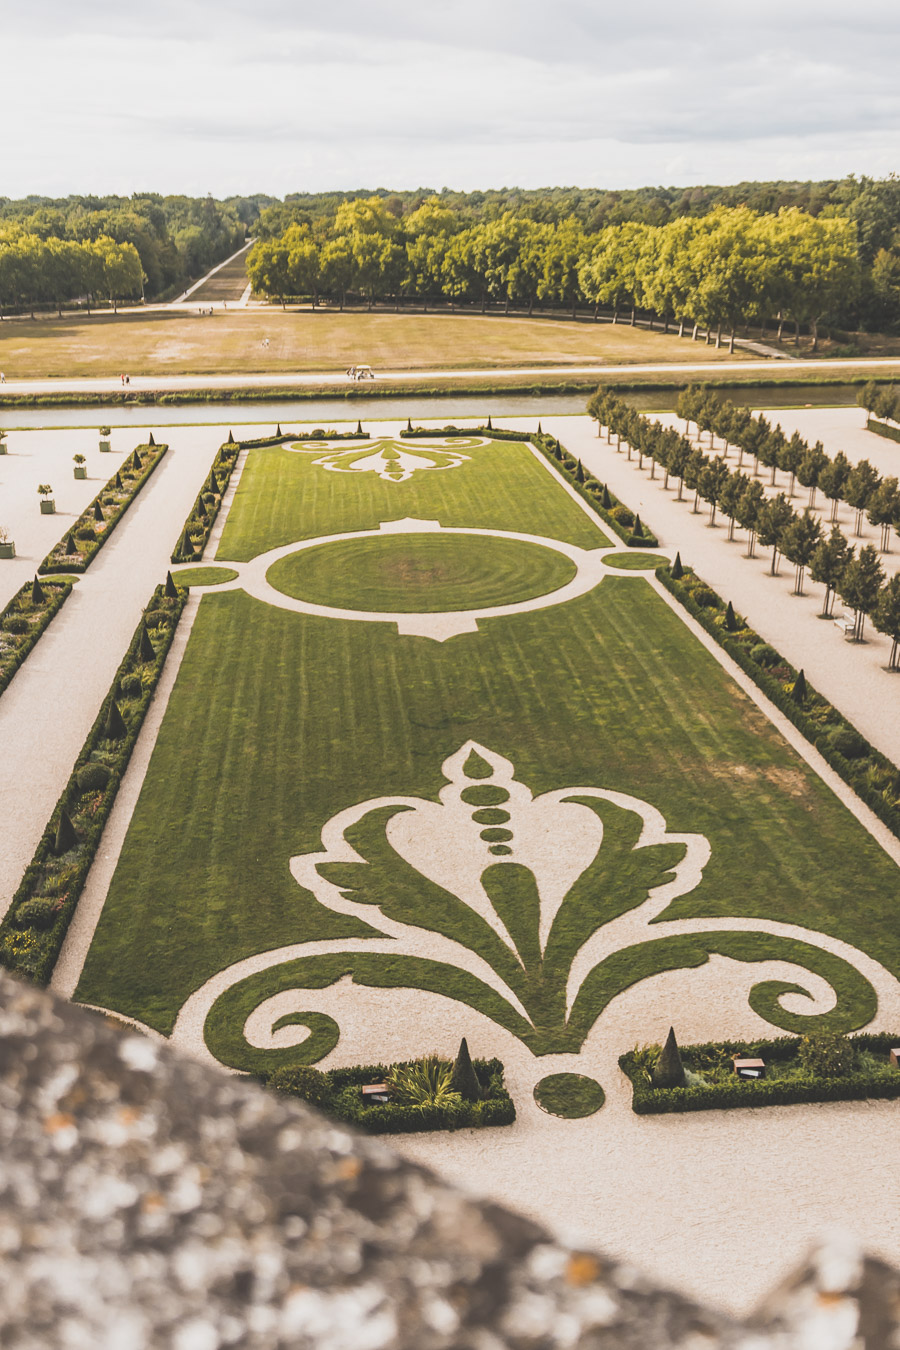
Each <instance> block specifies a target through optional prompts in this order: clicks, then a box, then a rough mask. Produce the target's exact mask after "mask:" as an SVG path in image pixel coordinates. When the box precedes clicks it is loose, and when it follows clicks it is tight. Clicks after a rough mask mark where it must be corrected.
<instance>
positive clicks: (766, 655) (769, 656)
mask: <svg viewBox="0 0 900 1350" xmlns="http://www.w3.org/2000/svg"><path fill="white" fill-rule="evenodd" d="M750 659H751V661H755V662H756V664H757V665H758V666H767V667H768V666H777V665H778V663H779V662H780V660H781V657H780V656H779V654H778V652H776V650H775V648H774V647H770V646H769V644H768V642H757V644H756V646H755V647H751V648H750Z"/></svg>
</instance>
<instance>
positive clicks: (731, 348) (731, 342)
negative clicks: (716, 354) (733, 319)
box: [728, 328, 734, 356]
mask: <svg viewBox="0 0 900 1350" xmlns="http://www.w3.org/2000/svg"><path fill="white" fill-rule="evenodd" d="M728 351H729V353H730V354H731V355H732V356H733V355H734V329H733V328H732V330H731V337H730V339H729V341H728Z"/></svg>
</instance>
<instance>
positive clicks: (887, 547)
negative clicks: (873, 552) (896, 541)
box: [881, 523, 891, 553]
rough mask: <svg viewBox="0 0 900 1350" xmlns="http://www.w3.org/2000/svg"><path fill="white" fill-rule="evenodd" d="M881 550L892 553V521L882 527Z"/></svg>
mask: <svg viewBox="0 0 900 1350" xmlns="http://www.w3.org/2000/svg"><path fill="white" fill-rule="evenodd" d="M881 551H882V553H890V551H891V527H890V523H888V524H886V525H882V527H881Z"/></svg>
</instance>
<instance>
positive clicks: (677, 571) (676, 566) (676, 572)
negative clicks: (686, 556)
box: [672, 553, 684, 581]
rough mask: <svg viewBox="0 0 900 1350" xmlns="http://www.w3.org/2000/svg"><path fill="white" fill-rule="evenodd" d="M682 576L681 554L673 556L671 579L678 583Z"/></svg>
mask: <svg viewBox="0 0 900 1350" xmlns="http://www.w3.org/2000/svg"><path fill="white" fill-rule="evenodd" d="M683 576H684V568H683V567H682V565H681V554H680V553H676V554H675V561H674V562H673V564H672V578H673V580H674V581H680V580H681V578H682V577H683Z"/></svg>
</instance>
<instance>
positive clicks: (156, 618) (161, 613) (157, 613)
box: [144, 609, 169, 628]
mask: <svg viewBox="0 0 900 1350" xmlns="http://www.w3.org/2000/svg"><path fill="white" fill-rule="evenodd" d="M168 618H169V616H168V614H167V613H166V611H165V610H164V609H151V610H150V611H149V612H148V613H147V614H145V615H144V623H145V624H146V625H147V627H148V628H161V627H163V626H164V625H165V624H166V623H167V622H168Z"/></svg>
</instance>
